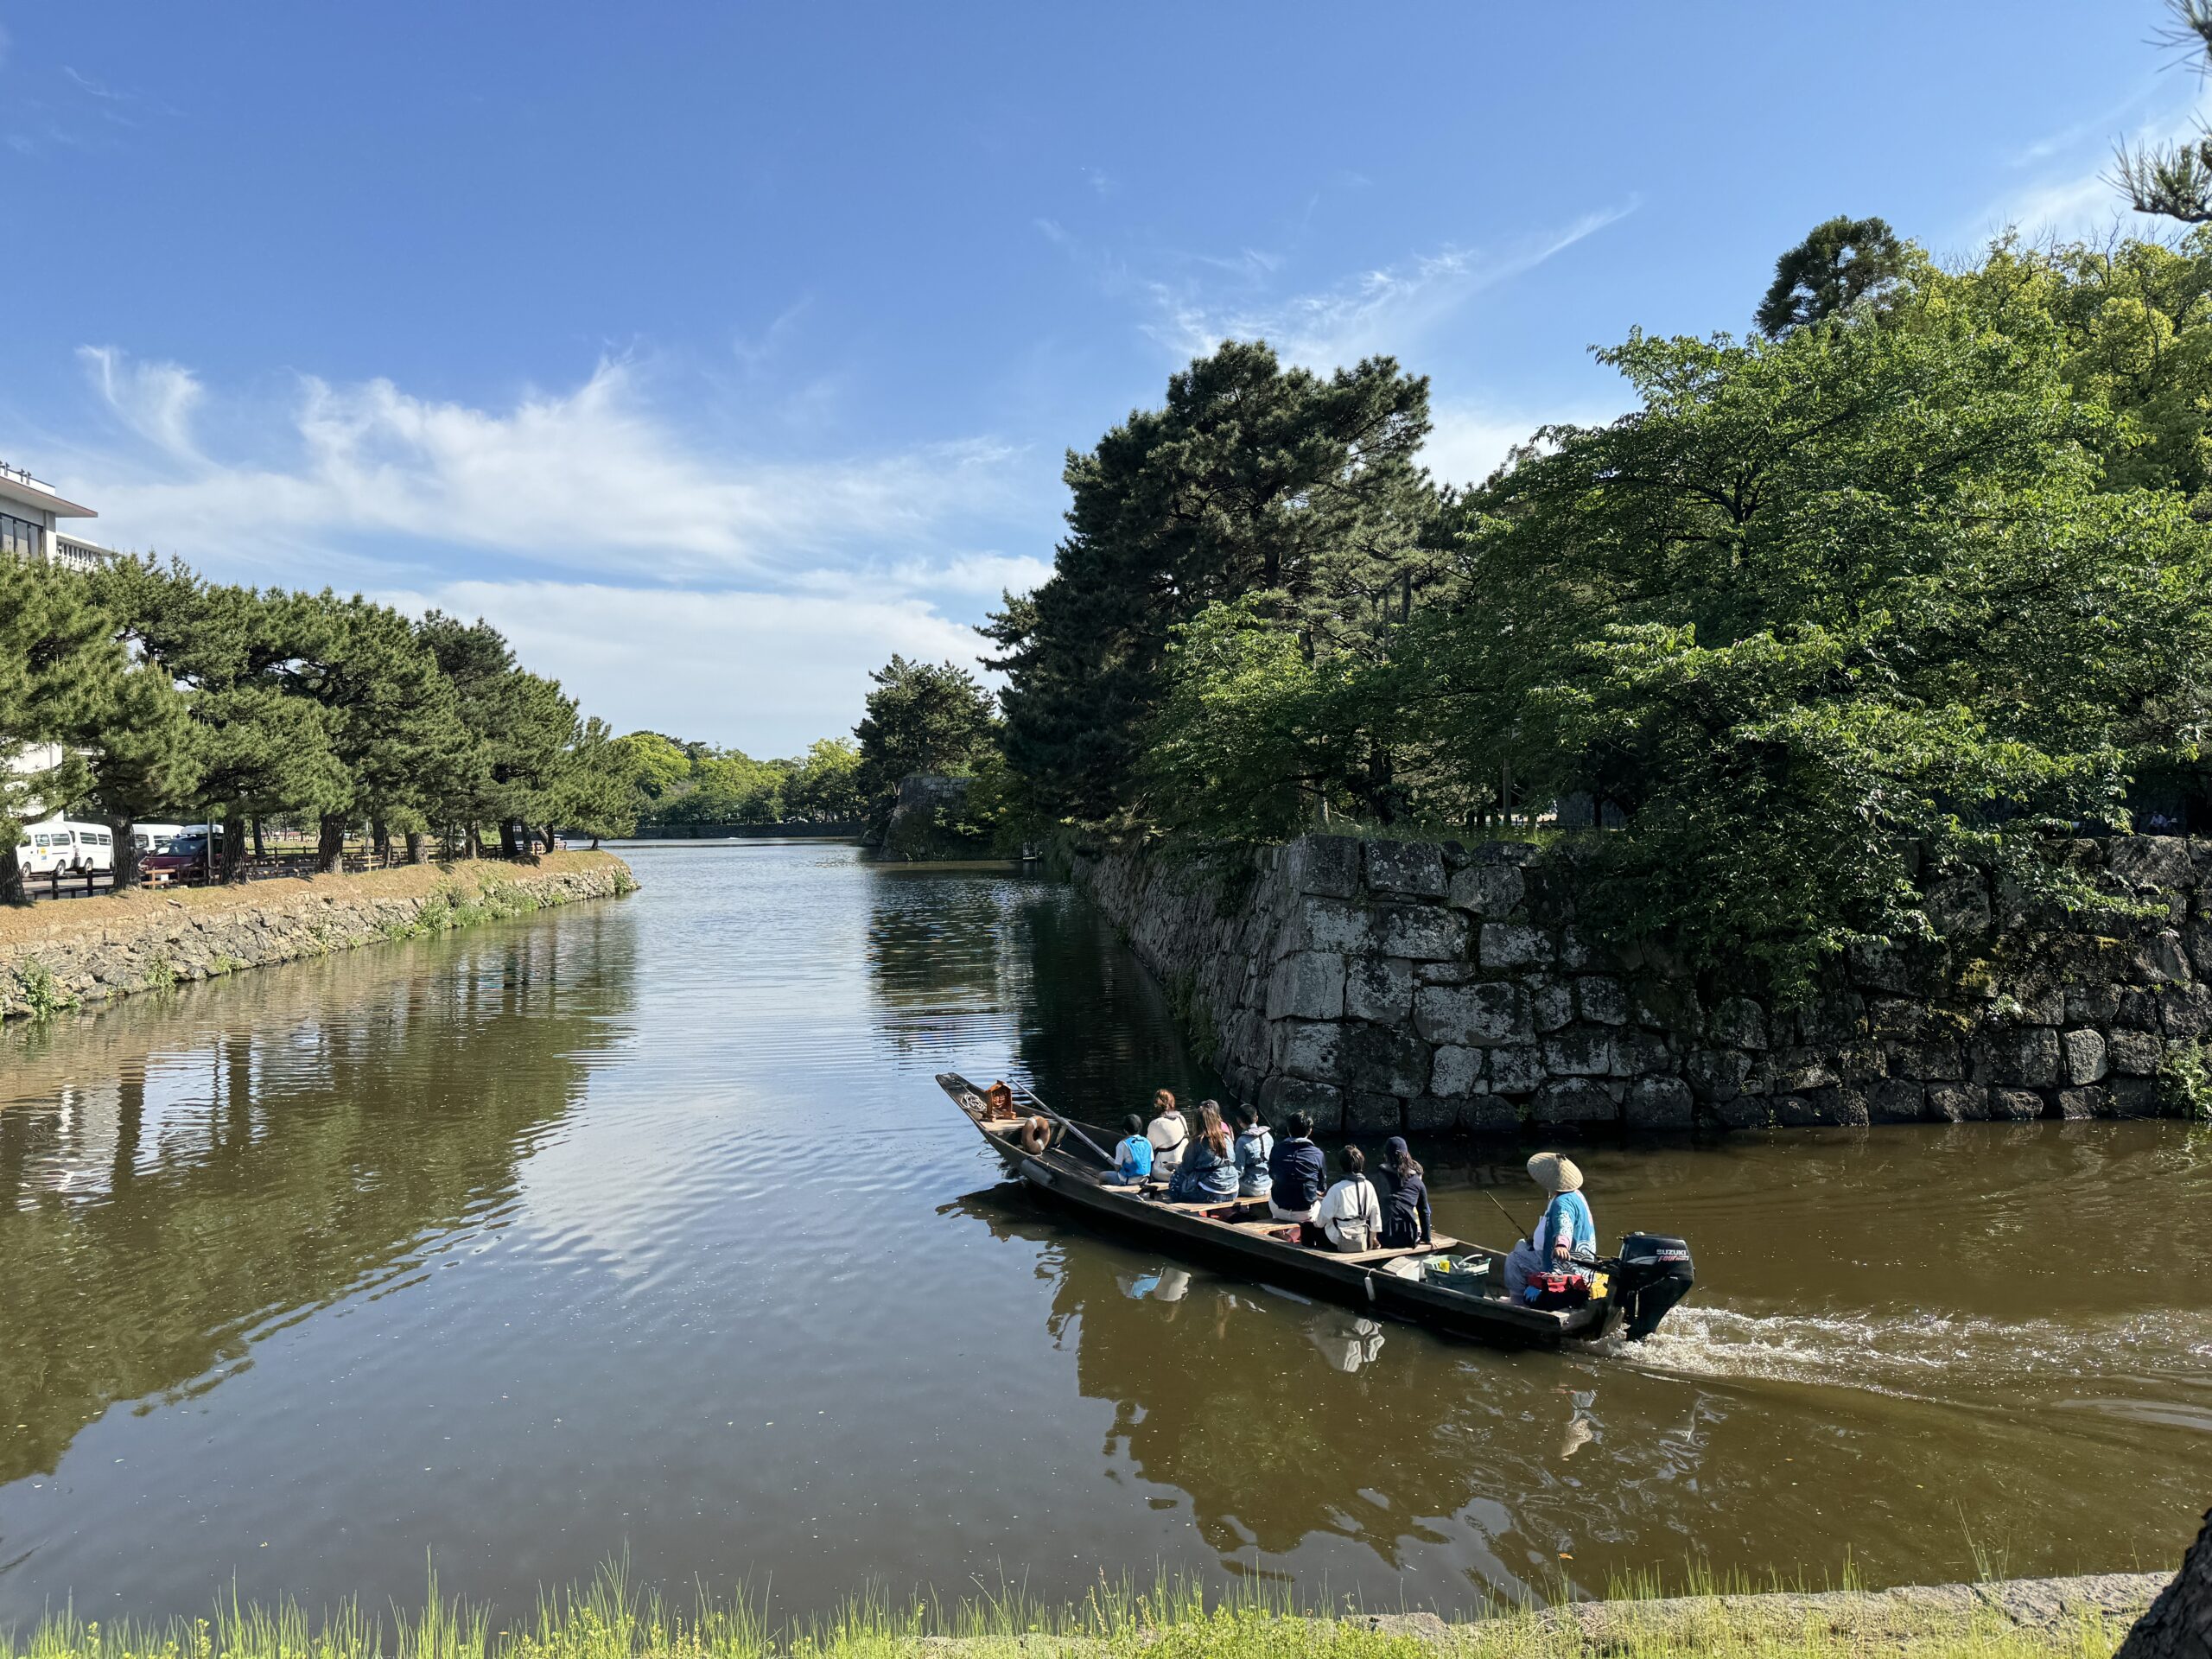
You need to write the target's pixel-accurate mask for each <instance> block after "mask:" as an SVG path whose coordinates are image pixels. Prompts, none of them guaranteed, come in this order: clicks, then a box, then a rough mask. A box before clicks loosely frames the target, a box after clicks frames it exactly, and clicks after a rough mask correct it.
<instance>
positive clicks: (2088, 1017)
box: [2059, 982, 2120, 1026]
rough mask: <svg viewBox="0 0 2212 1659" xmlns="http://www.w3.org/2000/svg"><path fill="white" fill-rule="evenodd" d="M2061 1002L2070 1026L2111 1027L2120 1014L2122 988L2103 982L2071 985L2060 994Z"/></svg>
mask: <svg viewBox="0 0 2212 1659" xmlns="http://www.w3.org/2000/svg"><path fill="white" fill-rule="evenodd" d="M2059 1002H2060V1006H2061V1007H2063V1009H2064V1018H2065V1021H2066V1023H2067V1024H2068V1025H2069V1026H2105V1025H2110V1024H2111V1023H2112V1017H2113V1015H2114V1014H2118V1013H2119V1012H2120V987H2119V986H2117V985H2109V984H2106V983H2104V982H2098V983H2096V984H2094V985H2069V986H2068V987H2067V988H2065V990H2063V992H2061V993H2060V994H2059Z"/></svg>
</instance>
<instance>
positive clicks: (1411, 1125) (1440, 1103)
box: [1406, 1095, 1464, 1135]
mask: <svg viewBox="0 0 2212 1659" xmlns="http://www.w3.org/2000/svg"><path fill="white" fill-rule="evenodd" d="M1463 1104H1464V1102H1461V1101H1457V1100H1443V1099H1440V1098H1439V1097H1438V1096H1434V1095H1421V1096H1415V1097H1414V1099H1412V1100H1409V1101H1408V1102H1407V1103H1406V1133H1407V1134H1408V1135H1441V1134H1446V1133H1448V1132H1450V1131H1451V1130H1453V1129H1456V1128H1459V1108H1460V1107H1461V1105H1463Z"/></svg>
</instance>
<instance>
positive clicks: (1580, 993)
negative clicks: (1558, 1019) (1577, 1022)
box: [1574, 974, 1628, 1026]
mask: <svg viewBox="0 0 2212 1659" xmlns="http://www.w3.org/2000/svg"><path fill="white" fill-rule="evenodd" d="M1574 1007H1575V1011H1576V1012H1577V1013H1579V1014H1581V1016H1582V1017H1583V1018H1584V1019H1585V1020H1589V1021H1590V1022H1591V1023H1592V1025H1599V1026H1624V1025H1626V1024H1627V1023H1628V988H1627V987H1626V986H1624V985H1623V984H1622V983H1621V982H1620V981H1618V979H1608V978H1606V977H1605V976H1602V975H1599V974H1592V975H1590V976H1587V977H1586V978H1583V979H1578V980H1576V981H1575V982H1574Z"/></svg>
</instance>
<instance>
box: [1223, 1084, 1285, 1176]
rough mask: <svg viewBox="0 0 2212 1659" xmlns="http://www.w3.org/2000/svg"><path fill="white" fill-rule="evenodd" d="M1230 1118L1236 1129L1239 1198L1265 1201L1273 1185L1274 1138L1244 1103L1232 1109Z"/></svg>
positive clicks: (1255, 1113) (1237, 1104)
mask: <svg viewBox="0 0 2212 1659" xmlns="http://www.w3.org/2000/svg"><path fill="white" fill-rule="evenodd" d="M1229 1116H1230V1119H1231V1120H1232V1121H1234V1122H1235V1123H1236V1196H1237V1197H1238V1198H1266V1197H1267V1196H1268V1192H1269V1191H1270V1190H1272V1188H1273V1187H1274V1177H1273V1176H1272V1175H1270V1174H1269V1173H1268V1154H1270V1153H1272V1152H1274V1149H1275V1138H1274V1135H1271V1134H1269V1133H1268V1126H1267V1125H1266V1124H1264V1123H1262V1122H1260V1115H1259V1113H1257V1112H1255V1111H1254V1110H1253V1109H1252V1108H1251V1107H1249V1105H1247V1104H1246V1103H1244V1102H1243V1101H1241V1100H1240V1101H1238V1102H1237V1103H1236V1105H1234V1106H1232V1107H1230V1109H1229Z"/></svg>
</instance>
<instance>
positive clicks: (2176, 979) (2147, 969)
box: [2135, 928, 2196, 985]
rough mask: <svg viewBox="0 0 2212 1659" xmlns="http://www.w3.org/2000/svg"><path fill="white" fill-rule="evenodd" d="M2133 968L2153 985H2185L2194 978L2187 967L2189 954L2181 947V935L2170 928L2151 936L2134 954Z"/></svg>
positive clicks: (2194, 975) (2192, 972)
mask: <svg viewBox="0 0 2212 1659" xmlns="http://www.w3.org/2000/svg"><path fill="white" fill-rule="evenodd" d="M2135 966H2136V969H2137V971H2138V972H2139V973H2140V974H2141V975H2142V976H2143V977H2144V978H2145V979H2147V980H2149V981H2150V982H2152V984H2153V985H2186V984H2189V983H2190V982H2191V981H2193V980H2194V979H2195V978H2196V969H2194V968H2191V967H2190V965H2189V952H2188V951H2187V950H2184V949H2183V947H2182V942H2181V935H2180V934H2178V933H2177V932H2175V931H2173V929H2171V928H2165V929H2164V930H2162V931H2159V932H2158V933H2154V934H2153V935H2152V936H2151V938H2149V939H2148V940H2147V941H2146V942H2145V944H2144V946H2143V948H2142V950H2139V952H2137V953H2136V957H2135Z"/></svg>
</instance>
